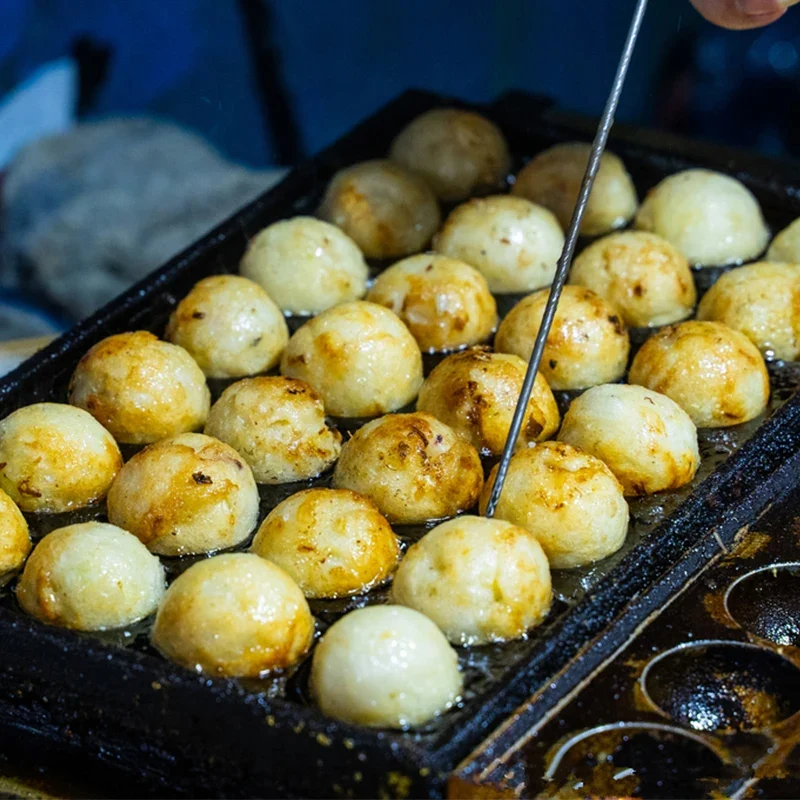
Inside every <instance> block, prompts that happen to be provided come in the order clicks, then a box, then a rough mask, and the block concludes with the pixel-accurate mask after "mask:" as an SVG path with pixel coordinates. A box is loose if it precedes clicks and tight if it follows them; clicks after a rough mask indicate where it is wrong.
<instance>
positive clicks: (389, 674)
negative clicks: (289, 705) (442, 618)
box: [309, 606, 462, 728]
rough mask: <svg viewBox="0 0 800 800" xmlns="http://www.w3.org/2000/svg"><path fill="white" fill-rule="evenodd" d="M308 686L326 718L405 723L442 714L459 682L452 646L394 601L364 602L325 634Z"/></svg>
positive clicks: (376, 723)
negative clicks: (389, 603)
mask: <svg viewBox="0 0 800 800" xmlns="http://www.w3.org/2000/svg"><path fill="white" fill-rule="evenodd" d="M309 685H310V689H311V694H312V696H313V697H314V699H315V701H316V702H317V705H319V707H320V708H321V709H322V712H323V713H324V714H327V715H328V716H329V717H334V718H336V719H340V720H343V721H345V722H351V723H354V724H356V725H368V726H371V727H377V728H406V727H410V726H413V725H422V724H423V723H425V722H427V721H428V720H430V719H433V718H434V717H436V716H438V715H439V714H442V713H443V712H445V711H447V709H449V708H450V707H451V706H452V705H453V704H454V703H456V702H457V701H458V699H459V696H460V695H461V687H462V679H461V673H460V672H459V671H458V656H457V655H456V652H455V650H453V648H452V647H450V645H449V644H448V642H447V639H445V637H444V636H443V635H442V633H441V631H440V630H439V629H438V628H437V627H436V626H435V625H434V624H433V623H432V622H431V621H430V620H429V619H426V618H425V617H424V616H422V614H418V613H417V612H416V611H412V609H410V608H403V607H402V606H371V607H370V608H359V609H357V610H356V611H351V612H350V613H349V614H347V615H346V616H344V617H342V619H340V620H338V621H337V622H335V623H334V624H333V625H331V627H330V628H329V629H328V630H327V631H326V633H325V635H324V636H323V637H322V641H321V642H320V643H319V644H318V645H317V648H316V650H315V651H314V659H313V661H312V664H311V679H310V684H309Z"/></svg>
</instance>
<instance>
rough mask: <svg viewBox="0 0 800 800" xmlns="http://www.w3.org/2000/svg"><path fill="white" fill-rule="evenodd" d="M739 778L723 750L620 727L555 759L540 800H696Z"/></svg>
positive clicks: (639, 726) (649, 728) (637, 726)
mask: <svg viewBox="0 0 800 800" xmlns="http://www.w3.org/2000/svg"><path fill="white" fill-rule="evenodd" d="M736 778H737V773H736V771H735V770H734V769H733V768H732V767H731V766H730V765H729V764H728V763H727V759H726V758H725V756H724V753H723V752H722V751H721V750H720V748H719V746H718V745H712V744H711V743H710V742H707V741H705V740H704V739H703V738H702V737H701V736H698V735H697V734H693V733H690V732H686V731H682V730H680V729H678V728H673V727H672V726H670V725H658V724H652V723H632V722H620V723H616V724H613V725H602V726H600V727H597V728H592V729H590V730H588V731H584V732H583V733H580V734H578V735H577V736H573V737H572V738H571V739H569V740H568V741H567V742H566V743H565V744H564V745H562V746H561V747H560V748H559V749H558V751H557V752H556V753H555V754H554V755H553V757H552V759H551V761H550V765H549V768H548V770H547V772H546V773H545V780H546V781H547V783H546V784H545V788H544V791H543V792H542V793H541V794H540V795H539V796H544V797H558V798H573V797H574V798H578V797H589V796H592V797H642V798H674V797H682V798H695V797H709V796H712V795H713V794H717V793H720V792H722V793H724V792H725V789H726V787H727V786H728V785H729V784H731V782H732V781H733V780H735V779H736Z"/></svg>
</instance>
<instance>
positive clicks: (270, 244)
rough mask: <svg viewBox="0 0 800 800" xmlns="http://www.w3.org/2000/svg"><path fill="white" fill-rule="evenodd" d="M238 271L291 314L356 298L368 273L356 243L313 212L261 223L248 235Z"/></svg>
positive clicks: (312, 311) (359, 294)
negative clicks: (262, 288)
mask: <svg viewBox="0 0 800 800" xmlns="http://www.w3.org/2000/svg"><path fill="white" fill-rule="evenodd" d="M239 271H240V272H241V273H242V275H244V276H245V277H246V278H250V280H253V281H255V282H256V283H258V284H260V285H261V286H263V287H264V289H265V290H266V291H267V293H268V294H269V296H270V297H271V298H272V299H273V300H274V301H275V302H276V303H277V304H278V305H279V306H280V307H281V308H282V309H283V310H284V311H285V312H288V313H292V314H319V312H320V311H324V310H325V309H326V308H331V306H336V305H339V303H347V302H349V301H350V300H358V299H359V298H361V297H363V296H364V292H366V291H367V278H368V276H369V270H368V268H367V262H366V261H364V255H363V254H362V252H361V250H359V249H358V245H357V244H356V243H355V242H354V241H353V240H352V239H351V238H350V237H349V236H348V235H347V234H346V233H344V231H342V230H340V229H339V228H337V227H336V226H335V225H331V223H330V222H324V221H323V220H321V219H315V218H314V217H293V218H292V219H284V220H281V221H279V222H273V223H272V225H269V226H268V227H266V228H264V230H262V231H261V232H260V233H259V234H257V235H256V236H255V237H254V238H253V239H252V240H251V242H250V244H249V246H248V248H247V252H246V253H245V254H244V258H242V262H241V264H240V265H239Z"/></svg>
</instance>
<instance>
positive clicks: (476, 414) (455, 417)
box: [417, 347, 559, 456]
mask: <svg viewBox="0 0 800 800" xmlns="http://www.w3.org/2000/svg"><path fill="white" fill-rule="evenodd" d="M527 366H528V365H527V364H526V363H525V362H524V361H523V360H522V359H521V358H520V357H519V356H514V355H509V354H508V353H493V352H491V350H489V349H488V348H486V347H471V348H470V349H469V350H465V351H464V352H462V353H454V354H453V355H452V356H448V357H447V358H446V359H444V361H442V362H441V364H438V365H437V366H436V367H435V368H434V370H433V372H431V374H430V375H429V376H428V377H427V379H426V380H425V383H424V384H423V385H422V389H420V393H419V400H418V401H417V410H419V411H427V412H428V413H429V414H433V416H434V417H436V418H437V419H440V420H441V421H442V422H444V423H445V424H446V425H449V426H450V427H451V428H453V430H455V431H456V432H457V433H460V434H461V435H462V436H464V437H465V438H466V439H467V440H468V441H469V442H472V445H473V446H474V447H475V448H476V449H477V450H478V451H479V452H481V453H483V454H485V455H494V456H498V455H500V454H501V453H502V452H503V447H504V446H505V442H506V438H507V437H508V431H509V429H510V427H511V419H512V417H513V416H514V409H515V408H516V407H517V401H518V400H519V395H520V392H521V391H522V381H523V380H524V379H525V371H526V370H527ZM558 423H559V413H558V405H557V404H556V400H555V398H554V397H553V392H552V391H551V390H550V387H549V386H548V385H547V381H546V380H545V379H544V378H543V377H542V375H541V373H539V374H538V375H537V376H536V380H535V381H534V384H533V392H531V398H530V400H529V401H528V409H527V413H526V414H525V419H524V420H523V423H522V429H521V431H520V436H519V440H518V442H517V447H518V448H519V447H526V446H527V445H528V444H529V443H530V442H540V441H542V440H543V439H549V438H550V437H551V436H553V434H555V432H556V431H557V430H558Z"/></svg>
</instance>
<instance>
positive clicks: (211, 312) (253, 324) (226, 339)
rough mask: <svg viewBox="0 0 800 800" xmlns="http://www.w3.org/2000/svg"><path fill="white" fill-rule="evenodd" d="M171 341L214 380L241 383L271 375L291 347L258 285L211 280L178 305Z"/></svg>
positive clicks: (227, 279) (168, 334) (277, 311)
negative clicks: (248, 377) (239, 380)
mask: <svg viewBox="0 0 800 800" xmlns="http://www.w3.org/2000/svg"><path fill="white" fill-rule="evenodd" d="M166 338H167V339H169V341H170V342H172V343H173V344H177V345H180V346H181V347H183V348H184V349H185V350H186V351H187V352H188V353H189V355H190V356H191V357H192V358H193V359H194V360H195V361H196V362H197V363H198V365H199V366H200V369H202V370H203V372H204V373H205V374H206V375H207V376H208V377H209V378H240V377H242V376H243V375H255V374H257V373H259V372H266V371H267V370H269V369H272V368H273V367H274V366H275V365H276V364H277V363H278V362H279V361H280V359H281V353H282V352H283V348H284V347H286V345H287V343H288V341H289V329H288V327H287V326H286V320H285V319H284V318H283V314H282V313H281V310H280V309H279V308H278V306H276V305H275V303H274V302H273V301H272V299H271V298H270V296H269V295H268V294H267V293H266V292H265V291H264V290H263V289H262V288H261V287H260V286H259V285H258V284H257V283H254V282H253V281H250V280H248V279H247V278H241V277H239V276H238V275H212V276H211V277H210V278H204V279H203V280H202V281H199V282H198V283H196V284H195V286H194V288H193V289H192V291H191V292H189V294H188V295H187V296H186V297H184V299H183V300H181V302H180V303H178V307H177V308H176V309H175V311H173V312H172V316H171V317H170V320H169V325H167V332H166Z"/></svg>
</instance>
